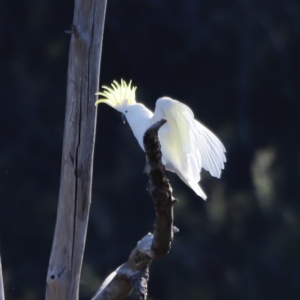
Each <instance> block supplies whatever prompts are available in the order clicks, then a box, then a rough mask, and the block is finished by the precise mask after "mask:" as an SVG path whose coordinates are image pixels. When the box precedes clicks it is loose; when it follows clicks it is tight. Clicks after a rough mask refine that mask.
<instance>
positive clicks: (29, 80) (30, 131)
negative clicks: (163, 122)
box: [0, 0, 300, 300]
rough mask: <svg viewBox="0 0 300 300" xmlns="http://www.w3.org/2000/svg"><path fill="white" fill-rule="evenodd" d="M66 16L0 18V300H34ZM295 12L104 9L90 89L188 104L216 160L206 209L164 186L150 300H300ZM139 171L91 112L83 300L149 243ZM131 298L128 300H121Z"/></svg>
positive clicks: (133, 149) (113, 5)
mask: <svg viewBox="0 0 300 300" xmlns="http://www.w3.org/2000/svg"><path fill="white" fill-rule="evenodd" d="M72 16H73V2H72V1H69V0H68V1H64V2H62V1H59V0H48V1H46V0H44V1H40V0H39V1H38V0H24V1H9V0H6V1H4V2H2V3H1V10H0V59H1V64H0V65H1V67H0V82H1V88H0V99H1V108H0V128H1V135H0V139H1V140H0V240H1V256H2V264H3V272H4V280H5V290H6V296H7V299H10V300H14V299H23V300H35V299H43V297H44V292H45V278H46V273H47V265H48V260H49V257H50V251H51V245H52V238H53V233H54V225H55V218H56V207H57V199H58V190H59V179H60V162H61V151H62V138H63V126H64V113H65V95H66V74H67V63H68V48H69V40H70V35H68V34H66V33H65V32H64V31H66V30H70V28H71V24H72ZM299 56H300V2H299V1H298V0H289V1H278V0H277V1H268V0H260V1H254V0H251V1H246V0H240V1H221V0H213V1H212V0H210V1H203V0H186V1H182V0H172V1H171V0H160V1H158V0H151V1H150V0H144V1H137V0H127V1H125V0H109V1H108V6H107V15H106V24H105V35H104V44H103V52H102V63H101V82H100V84H106V85H109V84H110V83H111V81H112V80H113V79H117V80H120V78H123V79H125V80H129V79H132V80H133V83H134V85H137V86H138V89H137V99H138V101H140V102H143V103H144V104H146V105H147V106H148V107H149V108H151V109H153V108H154V105H155V101H156V99H157V98H158V97H160V96H163V95H168V96H171V97H173V98H175V99H178V100H180V101H182V102H184V103H186V104H188V105H189V106H190V107H191V108H192V109H193V111H194V112H195V115H196V117H197V118H198V119H199V120H201V121H202V122H203V123H204V124H205V125H207V126H208V127H209V128H211V129H212V130H213V131H214V132H215V133H216V134H217V135H218V136H219V137H220V139H221V140H222V141H223V143H224V145H225V146H226V149H227V159H228V162H227V164H226V168H225V171H224V172H223V174H222V177H221V179H220V180H218V179H215V178H212V177H210V176H209V175H207V173H206V172H204V171H203V172H202V178H203V179H202V181H201V186H202V187H203V189H204V191H205V192H206V194H207V195H208V200H207V201H206V202H204V201H203V200H201V199H200V198H199V197H197V196H196V195H195V194H194V193H193V191H191V190H190V189H189V188H188V187H187V186H185V185H184V184H183V183H182V182H181V181H180V180H178V179H177V178H176V176H173V175H171V174H170V180H171V183H172V185H173V189H174V194H175V196H176V197H178V198H179V203H178V204H177V205H176V206H175V225H177V226H178V227H179V228H180V233H178V234H177V235H176V237H175V240H174V243H173V245H172V250H171V252H170V254H169V255H168V256H167V257H165V258H163V259H162V260H160V261H156V262H154V263H153V265H152V267H151V273H150V284H149V294H150V298H149V299H152V300H153V299H156V300H161V299H173V300H182V299H201V300H227V299H228V300H235V299H237V300H238V299H247V300H260V299H262V300H265V299H272V300H279V299H289V300H294V299H295V300H296V299H300V284H299V281H300V218H299V213H300V199H299V188H298V184H299V180H300V172H299V169H300V151H299V150H300V149H299V148H300V139H299V129H300V114H299V108H300V105H299V104H300V103H299V96H300V84H299V80H300V59H299ZM144 163H145V157H144V154H143V152H142V151H141V149H140V148H139V146H138V144H137V142H136V141H135V139H134V137H133V135H132V133H131V130H130V128H129V127H128V125H126V126H124V125H123V123H122V121H121V118H120V115H119V113H117V112H116V111H114V110H113V109H111V108H110V107H108V106H106V105H101V106H99V109H98V125H97V144H96V149H95V168H94V185H93V197H92V207H91V216H90V223H89V229H88V236H87V245H86V251H85V257H84V265H83V275H82V283H81V296H80V299H89V298H90V297H91V295H93V294H94V292H95V291H96V289H97V287H98V286H99V284H100V283H101V281H102V280H103V279H104V278H105V277H106V276H107V275H108V274H109V273H110V272H111V271H112V270H114V269H115V268H116V267H117V266H118V265H120V264H121V263H122V262H124V261H125V260H126V259H127V257H128V255H129V253H130V251H131V250H132V249H133V248H134V246H135V245H136V242H137V241H138V240H139V239H141V238H142V237H143V236H144V235H145V234H146V233H147V232H148V231H151V230H152V224H153V220H154V209H153V205H152V203H151V199H150V196H149V195H148V193H147V191H146V186H147V181H148V178H147V176H145V175H144V174H143V173H142V171H143V168H144ZM131 299H134V296H132V298H131Z"/></svg>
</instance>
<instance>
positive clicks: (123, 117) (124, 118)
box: [121, 114, 127, 124]
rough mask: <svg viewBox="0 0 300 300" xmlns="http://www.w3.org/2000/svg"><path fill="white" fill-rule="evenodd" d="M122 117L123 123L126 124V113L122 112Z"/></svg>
mask: <svg viewBox="0 0 300 300" xmlns="http://www.w3.org/2000/svg"><path fill="white" fill-rule="evenodd" d="M121 118H122V121H123V123H124V124H126V121H127V119H126V116H125V115H124V114H121Z"/></svg>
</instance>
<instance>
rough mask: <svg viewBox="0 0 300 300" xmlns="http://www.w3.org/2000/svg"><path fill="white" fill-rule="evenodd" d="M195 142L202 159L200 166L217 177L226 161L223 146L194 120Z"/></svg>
mask: <svg viewBox="0 0 300 300" xmlns="http://www.w3.org/2000/svg"><path fill="white" fill-rule="evenodd" d="M195 125H196V129H197V135H196V136H197V138H196V142H197V144H198V149H199V152H200V155H201V159H202V167H203V168H204V169H205V170H206V171H208V172H209V173H210V174H211V175H212V176H214V177H217V178H219V177H220V175H221V170H222V169H224V163H225V162H226V157H225V154H224V153H225V152H226V150H225V147H224V146H223V144H222V143H221V141H220V140H219V139H218V138H217V137H216V136H215V135H214V134H213V133H212V132H211V131H210V130H209V129H207V128H206V127H205V126H203V125H202V124H201V123H200V122H198V121H196V120H195Z"/></svg>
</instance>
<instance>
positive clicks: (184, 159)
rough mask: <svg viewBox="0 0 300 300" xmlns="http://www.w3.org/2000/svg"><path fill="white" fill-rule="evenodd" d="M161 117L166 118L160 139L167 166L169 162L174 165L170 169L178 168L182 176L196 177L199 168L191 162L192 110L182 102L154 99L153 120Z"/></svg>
mask: <svg viewBox="0 0 300 300" xmlns="http://www.w3.org/2000/svg"><path fill="white" fill-rule="evenodd" d="M162 118H165V119H166V120H167V123H166V124H165V125H164V126H163V127H162V128H161V131H162V134H163V136H162V138H161V140H160V142H161V145H162V152H163V156H164V157H163V158H164V159H165V160H166V163H167V168H168V163H169V165H170V166H171V165H172V166H173V167H174V170H172V169H170V168H169V169H170V171H173V172H176V170H175V169H179V170H180V173H181V174H182V175H183V176H187V175H189V177H192V178H194V177H198V176H199V171H200V169H199V171H198V168H197V167H198V166H197V167H195V165H193V164H192V163H191V159H192V160H193V150H195V149H193V146H194V145H193V144H192V142H193V141H192V139H191V136H190V130H191V128H195V126H194V115H193V112H192V111H191V109H190V108H189V107H188V106H186V105H184V104H183V103H180V102H178V101H176V100H173V99H170V98H167V97H163V98H160V99H158V100H157V101H156V107H155V111H154V115H153V122H156V121H158V120H160V119H162ZM197 165H198V162H197ZM199 179H200V178H199ZM198 181H199V180H198Z"/></svg>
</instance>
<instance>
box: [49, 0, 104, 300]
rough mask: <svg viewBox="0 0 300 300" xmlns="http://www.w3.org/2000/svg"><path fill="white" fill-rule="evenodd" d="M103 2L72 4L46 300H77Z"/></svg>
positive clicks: (82, 0) (81, 0) (83, 0)
mask: <svg viewBox="0 0 300 300" xmlns="http://www.w3.org/2000/svg"><path fill="white" fill-rule="evenodd" d="M105 10H106V0H75V9H74V20H73V25H72V30H71V34H72V36H71V43H70V52H69V67H68V82H67V105H66V117H65V129H64V141H63V153H62V165H61V180H60V191H59V202H58V210H57V220H56V227H55V234H54V240H53V245H52V252H51V257H50V262H49V268H48V274H47V287H46V299H47V300H50V299H51V300H54V299H55V300H57V299H68V300H73V299H74V300H75V299H78V292H79V279H80V273H81V266H82V258H83V252H84V247H85V240H86V231H87V224H88V217H89V209H90V203H91V187H92V171H93V157H94V142H95V128H96V108H95V106H94V103H95V99H96V97H95V92H96V91H98V84H99V70H100V57H101V46H102V37H103V27H104V18H105Z"/></svg>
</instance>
